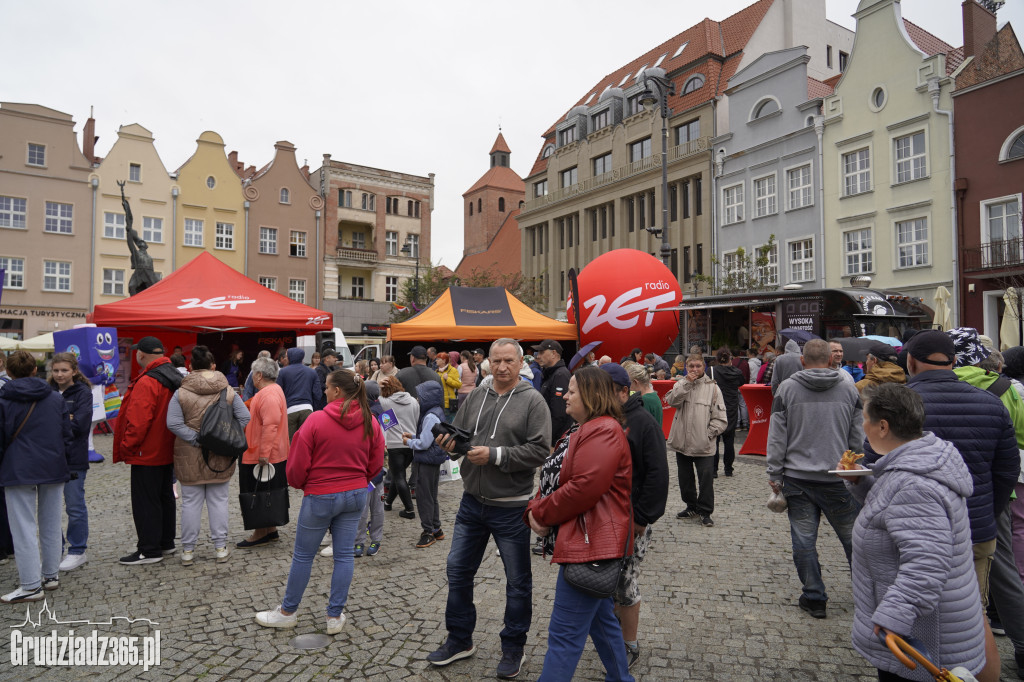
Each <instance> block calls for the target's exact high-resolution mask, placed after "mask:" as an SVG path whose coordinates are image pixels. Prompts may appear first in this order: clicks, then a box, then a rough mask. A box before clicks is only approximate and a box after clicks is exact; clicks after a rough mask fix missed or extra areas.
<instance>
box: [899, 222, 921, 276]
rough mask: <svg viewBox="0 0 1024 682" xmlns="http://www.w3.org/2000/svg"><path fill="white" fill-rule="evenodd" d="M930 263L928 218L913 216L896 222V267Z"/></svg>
mask: <svg viewBox="0 0 1024 682" xmlns="http://www.w3.org/2000/svg"><path fill="white" fill-rule="evenodd" d="M919 265H928V219H927V218H913V219H911V220H901V221H899V222H897V223H896V267H897V268H913V267H917V266H919Z"/></svg>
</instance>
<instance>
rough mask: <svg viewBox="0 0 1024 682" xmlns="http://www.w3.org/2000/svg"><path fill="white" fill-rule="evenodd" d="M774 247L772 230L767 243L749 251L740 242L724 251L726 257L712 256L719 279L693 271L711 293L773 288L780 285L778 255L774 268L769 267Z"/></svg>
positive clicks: (713, 265)
mask: <svg viewBox="0 0 1024 682" xmlns="http://www.w3.org/2000/svg"><path fill="white" fill-rule="evenodd" d="M775 247H776V241H775V235H774V234H773V235H770V236H769V237H768V243H766V244H764V245H762V246H758V247H756V248H755V249H754V250H753V251H752V252H748V251H747V250H746V249H744V248H743V247H742V246H741V247H739V248H738V249H736V251H734V252H732V253H731V254H727V257H726V258H725V259H719V258H718V256H711V267H712V269H720V270H721V274H720V275H719V277H718V281H717V282H716V281H715V278H714V277H713V276H711V275H696V276H695V277H694V279H695V280H697V281H698V282H701V283H702V284H705V285H707V287H708V288H709V289H710V290H711V295H715V294H749V293H756V292H759V291H775V290H776V289H778V288H779V281H778V279H779V277H778V258H776V260H775V268H774V271H773V270H772V268H771V265H772V262H771V254H772V251H773V250H775ZM776 253H777V252H776Z"/></svg>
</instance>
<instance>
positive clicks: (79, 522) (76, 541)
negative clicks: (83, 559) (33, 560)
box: [64, 471, 89, 554]
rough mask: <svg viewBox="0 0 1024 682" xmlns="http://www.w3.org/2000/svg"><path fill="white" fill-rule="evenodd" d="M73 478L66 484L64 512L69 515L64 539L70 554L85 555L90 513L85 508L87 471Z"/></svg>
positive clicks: (80, 472)
mask: <svg viewBox="0 0 1024 682" xmlns="http://www.w3.org/2000/svg"><path fill="white" fill-rule="evenodd" d="M76 473H77V474H78V478H73V479H71V480H70V481H68V482H67V483H65V484H64V510H65V511H66V512H67V515H68V531H67V534H66V535H65V537H64V540H65V542H66V543H67V547H68V554H85V546H86V544H87V543H88V541H89V512H88V511H87V510H86V508H85V474H86V473H87V472H85V471H79V472H76Z"/></svg>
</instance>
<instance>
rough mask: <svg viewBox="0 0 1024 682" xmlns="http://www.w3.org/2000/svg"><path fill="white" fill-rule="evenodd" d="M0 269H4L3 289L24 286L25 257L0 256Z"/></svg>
mask: <svg viewBox="0 0 1024 682" xmlns="http://www.w3.org/2000/svg"><path fill="white" fill-rule="evenodd" d="M0 270H3V271H4V289H24V288H25V259H24V258H14V257H13V256H0Z"/></svg>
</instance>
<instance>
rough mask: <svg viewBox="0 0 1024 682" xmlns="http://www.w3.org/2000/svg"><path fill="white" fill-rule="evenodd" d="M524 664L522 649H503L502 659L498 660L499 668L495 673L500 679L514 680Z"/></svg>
mask: <svg viewBox="0 0 1024 682" xmlns="http://www.w3.org/2000/svg"><path fill="white" fill-rule="evenodd" d="M522 665H523V651H522V649H517V650H515V651H508V650H506V651H502V652H501V660H500V661H499V662H498V670H497V672H496V673H495V675H496V676H497V677H498V679H499V680H514V679H515V678H516V676H517V675H518V674H519V669H520V668H521V667H522Z"/></svg>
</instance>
